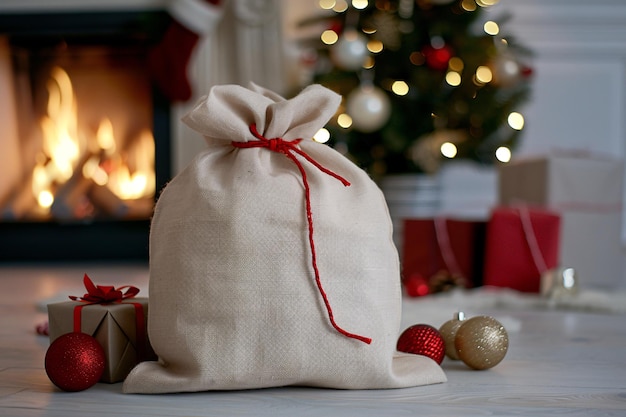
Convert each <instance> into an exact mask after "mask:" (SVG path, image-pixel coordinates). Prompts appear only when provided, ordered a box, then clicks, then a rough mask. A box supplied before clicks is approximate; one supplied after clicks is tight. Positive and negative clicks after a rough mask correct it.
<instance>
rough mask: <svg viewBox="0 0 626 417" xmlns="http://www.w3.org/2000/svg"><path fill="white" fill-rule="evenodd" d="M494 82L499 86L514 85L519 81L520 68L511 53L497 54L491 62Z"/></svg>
mask: <svg viewBox="0 0 626 417" xmlns="http://www.w3.org/2000/svg"><path fill="white" fill-rule="evenodd" d="M492 70H493V73H494V82H495V83H497V84H498V85H501V86H504V87H506V86H511V85H515V84H517V83H518V82H519V81H520V78H521V75H522V74H521V73H522V69H521V67H520V64H519V63H518V62H517V60H516V59H515V57H514V56H512V55H511V54H507V53H505V54H501V55H498V56H497V57H496V58H495V59H494V61H493V63H492Z"/></svg>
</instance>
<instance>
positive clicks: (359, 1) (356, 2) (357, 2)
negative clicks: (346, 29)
mask: <svg viewBox="0 0 626 417" xmlns="http://www.w3.org/2000/svg"><path fill="white" fill-rule="evenodd" d="M368 3H369V2H368V1H367V0H352V7H354V8H355V9H359V10H363V9H365V8H366V7H367V5H368Z"/></svg>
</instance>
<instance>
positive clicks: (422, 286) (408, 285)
mask: <svg viewBox="0 0 626 417" xmlns="http://www.w3.org/2000/svg"><path fill="white" fill-rule="evenodd" d="M403 284H404V285H403V286H404V289H405V290H406V293H407V295H408V296H409V297H422V296H424V295H428V293H429V292H430V287H429V285H428V280H427V279H426V278H424V277H423V276H422V274H411V275H410V276H409V277H406V278H405V279H404V282H403Z"/></svg>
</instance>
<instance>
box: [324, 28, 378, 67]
mask: <svg viewBox="0 0 626 417" xmlns="http://www.w3.org/2000/svg"><path fill="white" fill-rule="evenodd" d="M330 51H331V57H332V60H333V62H334V63H335V64H336V65H337V66H338V67H341V68H343V69H344V70H347V71H357V70H359V69H361V67H363V64H364V63H365V59H366V58H367V57H368V55H369V51H368V50H367V38H366V37H365V36H364V35H362V34H360V33H358V32H357V31H356V30H352V29H350V30H346V31H345V32H344V33H343V34H342V35H341V36H340V37H339V39H338V40H337V42H336V43H335V44H334V45H333V46H332V48H331V50H330Z"/></svg>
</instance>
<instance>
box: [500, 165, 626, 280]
mask: <svg viewBox="0 0 626 417" xmlns="http://www.w3.org/2000/svg"><path fill="white" fill-rule="evenodd" d="M622 186H623V161H622V160H619V159H611V158H603V157H599V156H593V155H548V156H544V157H538V158H528V159H518V160H517V161H513V162H511V163H509V164H506V165H503V166H502V167H501V169H500V172H499V201H500V203H501V204H503V205H515V204H528V205H530V206H542V207H545V208H549V209H551V210H554V211H556V212H557V213H560V214H561V242H560V244H561V249H560V259H561V265H562V266H567V267H573V268H574V269H575V270H576V273H577V276H578V279H579V281H580V285H581V286H582V287H587V288H597V289H609V290H610V289H616V288H622V287H625V286H626V282H625V279H624V270H623V269H624V252H623V243H622V239H621V235H622V196H623V189H622Z"/></svg>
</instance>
